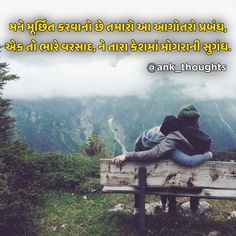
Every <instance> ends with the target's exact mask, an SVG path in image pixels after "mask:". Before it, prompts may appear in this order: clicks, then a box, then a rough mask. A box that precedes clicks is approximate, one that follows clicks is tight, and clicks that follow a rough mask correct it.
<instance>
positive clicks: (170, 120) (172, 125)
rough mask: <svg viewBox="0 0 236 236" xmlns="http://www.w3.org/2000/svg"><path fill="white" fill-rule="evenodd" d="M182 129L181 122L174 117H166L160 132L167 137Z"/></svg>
mask: <svg viewBox="0 0 236 236" xmlns="http://www.w3.org/2000/svg"><path fill="white" fill-rule="evenodd" d="M180 128H181V123H180V121H179V120H178V119H177V118H176V117H175V116H172V115H169V116H166V117H165V118H164V120H163V123H162V125H161V128H160V131H161V132H162V133H163V134H164V135H165V136H166V135H168V134H169V133H171V132H173V131H176V130H179V129H180Z"/></svg>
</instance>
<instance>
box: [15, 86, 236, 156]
mask: <svg viewBox="0 0 236 236" xmlns="http://www.w3.org/2000/svg"><path fill="white" fill-rule="evenodd" d="M189 103H193V104H195V105H196V106H197V108H198V109H199V111H200V113H201V122H200V124H201V128H202V129H203V130H204V131H205V132H206V133H208V134H210V135H211V137H212V138H213V146H212V147H213V149H214V150H231V149H236V100H215V101H212V100H203V101H197V100H194V99H193V98H190V97H184V96H183V94H182V93H181V92H180V89H178V87H176V86H175V87H172V86H163V87H159V88H158V89H154V90H153V91H150V94H149V97H145V98H139V97H136V96H126V97H89V98H73V99H72V98H52V99H38V100H13V109H12V114H13V116H15V117H16V127H17V130H18V136H19V138H20V139H22V140H24V141H25V142H26V143H28V144H29V146H30V147H32V148H33V149H35V150H38V151H40V152H45V151H59V152H63V153H69V152H79V151H81V147H82V146H83V144H84V143H85V142H86V140H87V138H88V137H89V136H90V135H91V134H92V133H97V134H98V135H99V136H100V137H101V138H102V140H103V143H104V144H105V146H106V147H107V148H108V149H109V150H110V151H111V152H112V151H114V150H112V149H113V144H114V138H113V136H112V133H111V131H110V129H109V125H108V120H109V119H111V118H113V122H114V125H115V126H116V131H117V132H118V135H119V137H121V139H122V142H123V143H124V144H125V146H126V148H127V149H128V150H129V151H131V150H132V147H133V143H134V141H135V139H136V138H137V136H138V135H139V134H140V133H141V132H142V131H143V130H145V129H148V128H151V127H153V126H156V125H160V124H161V122H162V120H163V118H164V117H165V116H166V115H170V114H172V115H176V113H177V111H178V109H179V108H180V107H181V106H182V105H185V104H189ZM116 148H117V147H116ZM119 151H120V150H119V148H118V149H117V150H116V152H119Z"/></svg>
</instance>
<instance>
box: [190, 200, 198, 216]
mask: <svg viewBox="0 0 236 236" xmlns="http://www.w3.org/2000/svg"><path fill="white" fill-rule="evenodd" d="M198 205H199V198H198V197H190V208H191V210H192V212H193V213H196V211H197V209H198Z"/></svg>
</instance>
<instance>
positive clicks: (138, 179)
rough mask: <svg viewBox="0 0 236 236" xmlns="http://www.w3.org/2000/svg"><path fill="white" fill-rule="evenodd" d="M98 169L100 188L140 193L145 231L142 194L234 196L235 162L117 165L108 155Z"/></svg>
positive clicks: (115, 191)
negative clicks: (197, 164) (188, 165)
mask: <svg viewBox="0 0 236 236" xmlns="http://www.w3.org/2000/svg"><path fill="white" fill-rule="evenodd" d="M100 170H101V177H100V180H101V184H102V185H103V186H104V187H103V190H102V191H103V192H105V193H139V206H140V214H139V227H140V231H141V232H144V231H145V194H154V195H163V196H179V197H198V198H209V199H231V200H234V199H236V163H235V162H220V161H208V162H205V163H203V164H201V165H200V166H197V167H184V166H180V165H177V164H175V163H174V162H173V161H171V160H161V161H159V162H155V163H141V162H125V164H124V165H123V166H122V168H120V167H117V166H116V165H114V164H113V163H112V160H111V159H101V162H100ZM199 189H200V191H199Z"/></svg>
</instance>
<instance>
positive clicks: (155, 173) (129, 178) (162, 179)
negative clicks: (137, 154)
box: [100, 159, 236, 189]
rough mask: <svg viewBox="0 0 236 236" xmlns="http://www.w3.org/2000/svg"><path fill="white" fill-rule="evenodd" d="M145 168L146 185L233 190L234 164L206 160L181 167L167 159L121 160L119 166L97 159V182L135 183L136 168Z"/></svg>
mask: <svg viewBox="0 0 236 236" xmlns="http://www.w3.org/2000/svg"><path fill="white" fill-rule="evenodd" d="M142 166H144V167H146V169H147V179H146V182H147V187H151V188H155V187H183V188H189V187H205V188H219V189H236V163H235V162H220V161H208V162H205V163H203V164H201V165H199V166H197V167H184V166H180V165H177V164H175V163H174V162H173V161H171V160H161V161H159V162H155V163H141V162H125V164H124V165H123V167H122V168H119V167H117V166H116V165H114V164H113V163H112V160H111V159H101V163H100V170H101V184H102V185H104V186H138V170H139V167H142Z"/></svg>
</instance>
